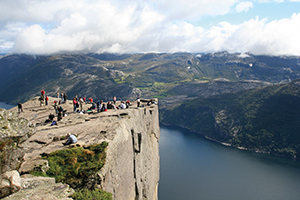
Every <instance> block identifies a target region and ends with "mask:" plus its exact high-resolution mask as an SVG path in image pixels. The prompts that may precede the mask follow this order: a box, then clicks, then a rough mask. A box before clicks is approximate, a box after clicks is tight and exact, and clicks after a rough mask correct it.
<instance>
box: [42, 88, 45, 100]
mask: <svg viewBox="0 0 300 200" xmlns="http://www.w3.org/2000/svg"><path fill="white" fill-rule="evenodd" d="M45 93H46V92H45V90H42V91H41V97H43V100H45Z"/></svg>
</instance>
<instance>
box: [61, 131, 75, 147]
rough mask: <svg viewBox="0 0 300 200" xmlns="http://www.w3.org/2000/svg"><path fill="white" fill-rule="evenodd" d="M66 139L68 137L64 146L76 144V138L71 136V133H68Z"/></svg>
mask: <svg viewBox="0 0 300 200" xmlns="http://www.w3.org/2000/svg"><path fill="white" fill-rule="evenodd" d="M67 137H68V140H67V141H66V142H65V143H63V145H64V146H65V145H69V144H74V143H76V142H77V138H76V136H75V135H72V134H71V133H68V134H67Z"/></svg>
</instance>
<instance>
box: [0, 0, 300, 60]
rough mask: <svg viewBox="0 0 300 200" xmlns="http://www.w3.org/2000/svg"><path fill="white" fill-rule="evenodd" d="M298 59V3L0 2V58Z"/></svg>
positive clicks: (169, 0) (202, 0) (195, 0)
mask: <svg viewBox="0 0 300 200" xmlns="http://www.w3.org/2000/svg"><path fill="white" fill-rule="evenodd" d="M219 51H228V52H230V53H244V52H249V53H252V54H265V55H298V56H300V0H147V1H146V0H0V53H25V54H33V55H52V54H62V53H104V52H108V53H120V54H123V53H148V52H158V53H175V52H191V53H212V52H219Z"/></svg>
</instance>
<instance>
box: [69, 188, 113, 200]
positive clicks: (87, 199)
mask: <svg viewBox="0 0 300 200" xmlns="http://www.w3.org/2000/svg"><path fill="white" fill-rule="evenodd" d="M71 197H72V198H73V199H74V200H98V199H102V200H112V194H111V193H108V192H105V191H102V190H99V189H95V190H87V189H83V190H80V191H78V192H76V193H74V194H73V195H72V196H71Z"/></svg>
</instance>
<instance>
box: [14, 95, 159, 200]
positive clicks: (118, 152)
mask: <svg viewBox="0 0 300 200" xmlns="http://www.w3.org/2000/svg"><path fill="white" fill-rule="evenodd" d="M55 100H56V98H50V100H49V102H53V101H55ZM118 103H119V102H117V104H118ZM61 106H62V107H63V109H64V110H67V116H64V117H63V118H62V120H60V121H58V125H54V126H51V123H45V120H46V119H47V118H48V115H49V114H50V113H55V111H54V108H53V106H52V105H47V106H40V103H39V100H38V97H36V98H33V99H31V100H29V101H27V102H26V103H24V104H23V111H24V112H21V113H20V117H22V118H25V119H27V120H28V121H29V122H30V123H32V124H34V125H35V129H36V132H35V134H33V135H32V136H31V137H29V138H28V139H27V140H25V141H24V142H22V143H21V144H19V147H20V148H21V149H22V150H24V152H25V155H24V157H23V162H22V164H21V166H20V168H19V169H17V170H18V171H19V173H20V174H21V175H26V174H28V172H30V171H32V170H33V169H36V168H40V170H41V171H43V170H47V167H48V163H47V161H46V160H43V159H42V155H47V154H50V153H51V152H54V151H56V150H61V149H66V148H71V147H69V146H63V145H62V142H64V141H62V140H61V138H63V136H65V135H66V134H67V133H72V134H75V135H77V138H78V142H77V143H76V144H75V145H73V146H82V147H87V146H90V145H94V144H100V143H101V142H103V141H106V142H108V144H109V145H108V147H107V151H106V154H107V156H106V163H105V165H104V167H103V168H102V169H101V170H100V171H98V172H95V176H94V179H96V180H94V181H95V182H96V183H97V187H98V188H101V189H103V190H105V191H107V192H110V193H112V194H113V199H116V200H117V199H120V200H122V199H124V200H125V199H126V200H127V199H135V200H137V199H157V198H158V195H157V191H158V182H159V137H160V132H159V118H158V106H157V105H155V104H151V106H147V105H142V107H136V104H134V105H132V106H130V107H129V108H128V109H121V110H114V109H112V110H108V111H106V112H100V113H97V112H95V111H94V112H93V113H90V114H79V113H73V104H72V102H71V101H67V102H66V103H64V104H62V105H61ZM88 107H90V104H84V105H83V109H85V110H87V108H88ZM11 111H14V112H17V107H15V108H12V109H11ZM21 177H22V176H21ZM21 191H22V190H21ZM15 194H17V193H15ZM11 196H13V195H11ZM12 199H13V198H12Z"/></svg>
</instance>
